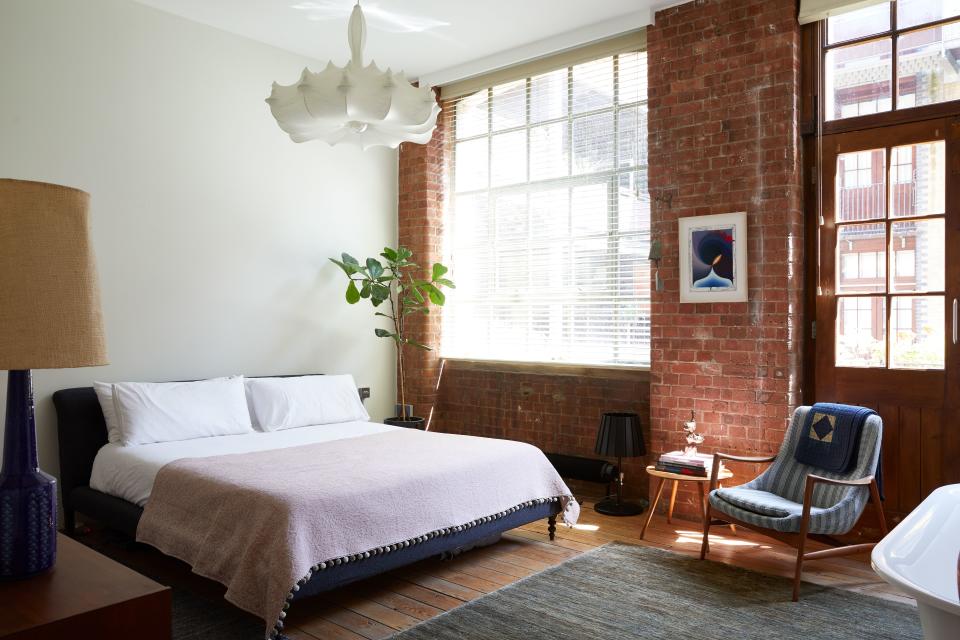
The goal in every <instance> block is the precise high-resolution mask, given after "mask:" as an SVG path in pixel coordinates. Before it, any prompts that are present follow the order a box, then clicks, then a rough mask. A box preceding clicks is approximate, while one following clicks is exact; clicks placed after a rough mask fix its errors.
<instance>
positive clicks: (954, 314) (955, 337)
mask: <svg viewBox="0 0 960 640" xmlns="http://www.w3.org/2000/svg"><path fill="white" fill-rule="evenodd" d="M957 339H958V336H957V299H956V298H954V299H953V344H957Z"/></svg>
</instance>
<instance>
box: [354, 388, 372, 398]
mask: <svg viewBox="0 0 960 640" xmlns="http://www.w3.org/2000/svg"><path fill="white" fill-rule="evenodd" d="M357 391H359V392H360V399H361V400H366V399H367V398H369V397H370V387H360V388H359V389H357Z"/></svg>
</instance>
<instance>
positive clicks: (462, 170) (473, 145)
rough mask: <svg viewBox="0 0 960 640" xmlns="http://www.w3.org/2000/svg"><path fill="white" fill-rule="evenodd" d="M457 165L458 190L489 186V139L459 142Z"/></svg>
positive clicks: (455, 169)
mask: <svg viewBox="0 0 960 640" xmlns="http://www.w3.org/2000/svg"><path fill="white" fill-rule="evenodd" d="M455 153H456V158H457V160H456V166H455V168H454V172H455V173H456V179H457V186H456V190H457V191H472V190H474V189H486V188H487V166H488V160H489V159H488V158H487V139H486V138H480V139H479V140H471V141H469V142H458V143H457V148H456V150H455Z"/></svg>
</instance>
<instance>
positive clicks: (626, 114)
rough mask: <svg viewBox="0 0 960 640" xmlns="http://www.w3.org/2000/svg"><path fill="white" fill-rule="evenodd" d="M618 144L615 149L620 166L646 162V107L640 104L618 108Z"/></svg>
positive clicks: (631, 165)
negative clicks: (617, 147)
mask: <svg viewBox="0 0 960 640" xmlns="http://www.w3.org/2000/svg"><path fill="white" fill-rule="evenodd" d="M619 117H620V145H619V149H618V150H617V156H618V161H619V164H620V166H621V167H633V166H636V165H645V164H647V107H646V105H640V106H636V107H628V108H626V109H621V110H620V116H619Z"/></svg>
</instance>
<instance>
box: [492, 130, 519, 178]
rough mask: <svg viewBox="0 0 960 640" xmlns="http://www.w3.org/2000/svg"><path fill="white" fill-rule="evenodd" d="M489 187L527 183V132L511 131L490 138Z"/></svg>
mask: <svg viewBox="0 0 960 640" xmlns="http://www.w3.org/2000/svg"><path fill="white" fill-rule="evenodd" d="M491 141H492V142H491V145H492V147H491V149H492V150H491V154H490V169H491V174H492V175H491V176H490V186H493V187H500V186H503V185H505V184H516V183H518V182H526V181H527V132H526V131H512V132H510V133H501V134H499V135H495V136H493V137H492V138H491Z"/></svg>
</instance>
